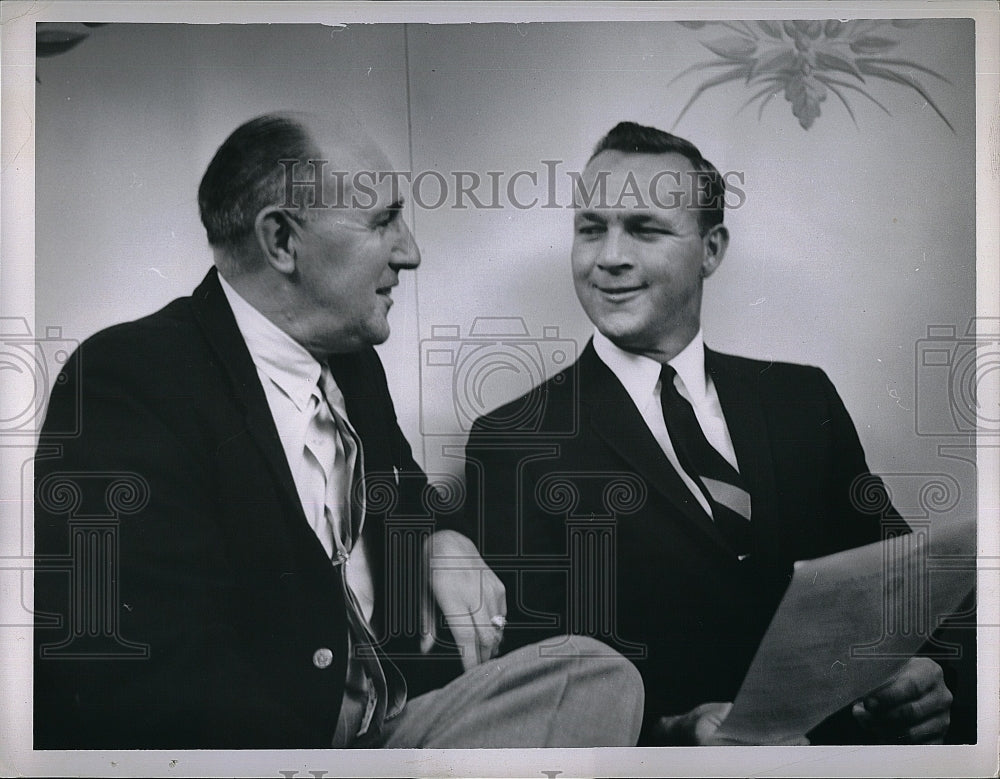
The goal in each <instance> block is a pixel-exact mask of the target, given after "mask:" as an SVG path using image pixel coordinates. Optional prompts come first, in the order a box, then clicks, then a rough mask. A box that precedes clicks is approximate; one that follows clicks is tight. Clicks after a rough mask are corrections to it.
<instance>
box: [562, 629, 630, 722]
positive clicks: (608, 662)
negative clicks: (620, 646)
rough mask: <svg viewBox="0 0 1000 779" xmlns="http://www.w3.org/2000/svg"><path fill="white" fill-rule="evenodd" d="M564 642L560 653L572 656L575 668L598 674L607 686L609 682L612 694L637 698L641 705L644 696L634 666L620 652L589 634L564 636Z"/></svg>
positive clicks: (590, 673) (590, 674) (592, 674)
mask: <svg viewBox="0 0 1000 779" xmlns="http://www.w3.org/2000/svg"><path fill="white" fill-rule="evenodd" d="M565 638H566V643H565V644H564V645H563V646H562V647H561V651H560V654H564V655H565V656H567V657H572V658H573V661H574V663H575V664H576V665H577V666H578V668H579V669H580V670H582V671H584V672H585V673H587V675H589V676H599V677H600V678H601V679H602V680H604V681H605V682H606V683H607V684H608V685H609V686H610V685H613V686H614V688H615V690H616V693H615V694H616V695H618V694H621V695H623V697H625V698H626V699H634V700H637V701H638V705H639V706H640V707H641V706H642V701H643V697H644V691H643V685H642V676H641V675H640V674H639V670H638V669H637V668H636V667H635V665H634V664H633V663H632V662H631V661H630V660H628V659H627V658H626V657H624V656H623V655H622V654H621V653H620V652H618V651H617V650H615V649H612V648H611V647H610V646H608V645H607V644H605V643H603V642H601V641H598V640H597V639H594V638H590V637H589V636H566V637H565Z"/></svg>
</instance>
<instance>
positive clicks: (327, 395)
mask: <svg viewBox="0 0 1000 779" xmlns="http://www.w3.org/2000/svg"><path fill="white" fill-rule="evenodd" d="M319 391H320V393H321V394H322V397H323V399H324V400H326V402H327V404H328V405H329V406H330V408H332V409H334V410H335V411H339V410H340V409H342V408H343V407H344V395H343V393H342V392H341V391H340V387H338V386H337V382H336V381H335V380H334V378H333V373H332V372H331V371H330V367H329V366H328V365H324V366H323V369H322V370H321V371H320V374H319ZM340 413H342V412H340Z"/></svg>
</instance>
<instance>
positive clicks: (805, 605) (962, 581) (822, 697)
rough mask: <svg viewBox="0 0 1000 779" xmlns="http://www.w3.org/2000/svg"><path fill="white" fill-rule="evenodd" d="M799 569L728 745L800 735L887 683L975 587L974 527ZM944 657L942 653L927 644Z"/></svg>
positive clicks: (728, 724) (923, 528) (939, 530)
mask: <svg viewBox="0 0 1000 779" xmlns="http://www.w3.org/2000/svg"><path fill="white" fill-rule="evenodd" d="M911 526H912V530H913V532H911V533H908V534H905V535H899V536H895V537H893V538H889V539H887V540H885V541H881V542H877V543H874V544H869V545H867V546H862V547H858V548H857V549H850V550H848V551H846V552H840V553H838V554H834V555H830V556H828V557H820V558H817V559H815V560H806V561H800V562H797V563H796V564H795V571H794V574H793V576H792V582H791V584H790V585H789V587H788V590H787V592H786V593H785V596H784V598H783V599H782V601H781V605H780V606H779V607H778V611H777V612H776V613H775V615H774V618H773V619H772V620H771V624H770V626H769V627H768V630H767V633H766V635H765V636H764V639H763V641H762V642H761V644H760V647H759V648H758V649H757V654H756V656H755V657H754V660H753V663H751V665H750V669H749V671H748V672H747V675H746V678H745V679H744V680H743V684H742V686H741V687H740V691H739V693H738V694H737V696H736V700H735V701H734V702H733V708H732V710H731V711H730V713H729V716H728V717H727V718H726V720H725V722H723V724H722V726H721V728H720V729H719V730H718V732H717V733H716V735H717V736H720V737H722V738H725V739H727V740H731V741H733V742H735V743H744V744H747V743H750V744H767V743H777V742H780V741H785V740H787V739H791V738H795V737H798V736H802V735H804V734H805V733H807V732H808V731H809V730H811V729H812V728H814V727H816V726H817V725H818V724H820V723H821V722H822V721H823V720H824V719H826V718H827V717H828V716H830V715H831V714H833V713H834V712H836V711H838V710H839V709H841V708H843V707H844V706H847V705H848V704H850V703H852V702H853V701H855V700H857V699H858V698H862V697H864V696H865V695H866V694H867V693H869V692H871V691H872V690H874V689H875V688H876V687H878V686H880V685H881V684H883V683H884V682H886V681H888V680H889V679H890V678H891V677H892V675H893V674H894V673H895V672H896V671H897V670H899V668H900V667H901V666H902V665H903V663H905V662H906V660H907V659H909V658H910V657H912V656H913V655H914V654H916V653H917V652H918V650H920V649H921V647H923V646H924V645H925V644H926V643H927V642H928V641H929V640H931V634H932V633H933V632H934V630H935V628H936V627H937V626H938V625H939V624H940V621H941V620H942V619H943V618H945V617H948V616H949V615H953V614H954V612H955V609H956V608H957V607H958V606H959V605H960V604H961V602H962V600H963V599H964V598H965V597H966V595H967V594H968V593H969V592H971V591H972V589H973V587H974V586H975V580H976V530H975V522H974V521H973V520H968V521H965V520H962V521H937V522H934V523H933V525H932V524H931V523H923V524H921V523H919V522H914V523H911ZM931 648H932V649H934V650H935V651H936V652H938V653H939V654H938V656H939V657H941V656H945V657H946V656H948V655H949V647H948V646H947V645H934V644H932V645H931Z"/></svg>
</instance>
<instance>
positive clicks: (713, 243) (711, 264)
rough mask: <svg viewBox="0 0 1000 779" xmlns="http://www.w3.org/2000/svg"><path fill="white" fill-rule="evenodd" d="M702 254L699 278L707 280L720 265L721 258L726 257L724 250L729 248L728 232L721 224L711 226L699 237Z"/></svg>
mask: <svg viewBox="0 0 1000 779" xmlns="http://www.w3.org/2000/svg"><path fill="white" fill-rule="evenodd" d="M701 243H702V247H703V248H704V252H703V253H702V260H701V277H702V278H703V279H707V278H708V277H709V276H711V275H712V274H713V273H715V269H716V268H718V267H719V266H720V265H721V264H722V258H723V257H725V256H726V249H727V248H729V230H728V229H726V226H725V225H723V224H717V225H713V226H712V227H710V228H708V231H707V232H706V233H705V234H704V235H703V236H702V237H701Z"/></svg>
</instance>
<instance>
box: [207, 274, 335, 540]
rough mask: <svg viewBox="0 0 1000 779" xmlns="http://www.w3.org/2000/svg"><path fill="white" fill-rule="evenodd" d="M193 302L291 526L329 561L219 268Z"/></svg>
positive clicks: (209, 277)
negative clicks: (307, 513)
mask: <svg viewBox="0 0 1000 779" xmlns="http://www.w3.org/2000/svg"><path fill="white" fill-rule="evenodd" d="M191 302H192V306H193V309H194V314H195V318H196V319H197V320H198V323H199V324H200V326H201V328H202V331H203V332H204V334H205V337H206V339H207V340H208V342H209V344H210V345H211V347H212V349H213V351H214V352H215V354H216V357H217V359H218V361H219V364H220V366H221V367H222V369H223V371H224V372H225V373H226V376H227V378H228V379H229V382H230V385H231V387H232V391H233V396H234V398H235V399H236V402H237V404H238V405H239V407H240V410H241V411H242V413H243V415H244V420H245V424H246V432H247V434H248V435H249V436H250V438H251V439H253V441H254V443H255V444H256V446H257V448H258V450H259V451H260V454H261V456H262V457H263V458H264V460H265V461H266V462H267V465H268V467H269V469H270V470H271V473H272V475H273V476H274V479H275V482H276V484H277V485H278V487H279V490H280V492H281V496H282V498H283V499H284V502H285V504H286V508H287V511H286V512H285V516H286V517H291V518H294V519H293V521H292V522H291V523H290V524H291V525H292V527H293V528H294V532H296V533H299V534H300V535H301V536H302V540H304V541H306V542H307V543H308V545H309V546H310V547H314V548H315V549H316V550H317V551H318V552H319V554H320V555H322V556H323V557H324V559H325V553H324V552H323V547H322V546H321V545H320V544H319V543H318V541H317V539H316V537H315V534H314V533H313V532H312V529H311V528H310V527H309V523H308V521H307V520H306V517H305V513H304V512H303V511H302V503H301V501H300V499H299V494H298V490H297V489H296V487H295V481H294V479H293V478H292V472H291V470H290V469H289V467H288V460H287V459H286V457H285V450H284V448H283V447H282V445H281V439H280V438H279V437H278V430H277V428H276V427H275V424H274V418H273V417H272V416H271V409H270V406H269V405H268V403H267V396H266V395H265V394H264V388H263V387H262V386H261V384H260V377H259V376H258V374H257V368H256V367H255V366H254V363H253V359H252V358H251V356H250V352H249V350H248V349H247V346H246V342H245V341H244V340H243V336H242V334H241V333H240V330H239V328H238V327H237V325H236V320H235V319H234V317H233V313H232V309H230V307H229V301H227V300H226V296H225V293H224V292H223V291H222V286H221V285H220V284H219V279H218V271H217V270H216V269H215V268H212V269H211V270H210V271H209V272H208V275H207V276H206V277H205V279H204V281H202V283H201V284H200V285H198V288H197V289H196V290H195V291H194V294H193V295H192V296H191ZM251 489H252V485H251Z"/></svg>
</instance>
